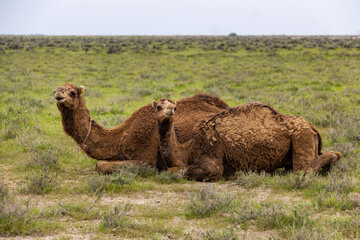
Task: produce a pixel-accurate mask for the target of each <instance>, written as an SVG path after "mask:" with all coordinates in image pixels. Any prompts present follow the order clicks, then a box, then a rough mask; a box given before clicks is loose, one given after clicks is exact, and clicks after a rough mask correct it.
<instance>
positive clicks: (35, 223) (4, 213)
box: [0, 183, 55, 237]
mask: <svg viewBox="0 0 360 240" xmlns="http://www.w3.org/2000/svg"><path fill="white" fill-rule="evenodd" d="M54 227H55V226H53V225H51V224H50V225H49V224H48V223H47V222H42V221H40V220H37V215H36V214H34V213H32V211H31V208H30V206H29V201H25V202H23V201H20V200H17V199H15V197H14V196H13V195H11V194H10V193H9V191H8V190H7V189H6V187H4V185H3V184H2V183H0V237H9V236H15V235H29V234H33V233H41V232H46V231H47V230H49V229H51V230H54Z"/></svg>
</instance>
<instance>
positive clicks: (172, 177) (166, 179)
mask: <svg viewBox="0 0 360 240" xmlns="http://www.w3.org/2000/svg"><path fill="white" fill-rule="evenodd" d="M184 174H185V171H180V172H178V173H169V172H166V171H163V172H160V173H159V174H157V175H155V180H156V181H157V182H159V183H162V184H170V183H175V182H180V181H182V180H184Z"/></svg>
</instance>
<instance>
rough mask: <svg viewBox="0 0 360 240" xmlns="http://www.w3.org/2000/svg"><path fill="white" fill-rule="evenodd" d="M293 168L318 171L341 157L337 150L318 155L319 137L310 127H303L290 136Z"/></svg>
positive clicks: (295, 169)
mask: <svg viewBox="0 0 360 240" xmlns="http://www.w3.org/2000/svg"><path fill="white" fill-rule="evenodd" d="M291 142H292V147H293V149H292V150H293V156H292V162H293V170H294V171H295V172H296V171H304V172H308V171H310V170H312V171H315V172H317V171H319V170H320V168H322V167H324V166H326V165H329V164H332V163H334V162H336V161H337V160H338V159H340V158H341V154H340V153H339V152H333V151H331V152H327V153H324V154H322V155H318V152H319V137H318V135H317V133H315V132H314V131H313V130H312V129H308V128H306V129H303V130H299V131H298V132H296V133H295V134H294V135H293V136H292V138H291Z"/></svg>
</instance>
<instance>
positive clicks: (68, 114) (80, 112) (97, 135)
mask: <svg viewBox="0 0 360 240" xmlns="http://www.w3.org/2000/svg"><path fill="white" fill-rule="evenodd" d="M59 110H60V113H61V116H62V124H63V128H64V131H65V132H66V133H67V134H68V135H70V136H71V137H72V138H73V139H74V140H75V141H76V143H77V144H78V145H79V146H80V147H83V149H84V151H85V152H86V154H88V155H89V156H90V157H92V158H94V159H97V160H122V159H123V158H124V156H123V155H122V154H121V152H119V149H120V148H119V142H120V140H121V137H122V133H123V131H122V128H121V126H119V127H116V128H115V129H112V130H111V131H110V130H109V129H105V128H103V127H102V126H101V125H99V124H97V123H96V122H95V121H92V122H91V131H90V133H89V130H90V113H89V110H88V109H87V108H86V106H85V100H84V99H83V98H81V99H80V102H79V106H78V108H77V109H76V110H70V109H68V108H65V107H63V106H59ZM88 134H89V136H88V138H86V136H87V135H88ZM115 137H116V139H117V141H112V140H113V139H114V138H115ZM85 139H86V141H85Z"/></svg>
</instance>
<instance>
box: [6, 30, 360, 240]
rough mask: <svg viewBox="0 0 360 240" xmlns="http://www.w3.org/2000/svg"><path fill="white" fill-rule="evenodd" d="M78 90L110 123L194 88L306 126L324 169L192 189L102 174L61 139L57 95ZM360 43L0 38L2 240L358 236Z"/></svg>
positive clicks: (141, 170) (165, 178)
mask: <svg viewBox="0 0 360 240" xmlns="http://www.w3.org/2000/svg"><path fill="white" fill-rule="evenodd" d="M64 83H73V84H76V85H85V87H86V89H87V92H86V94H85V98H86V101H87V106H88V108H89V110H90V113H91V116H92V118H93V119H95V120H96V121H97V122H99V123H101V124H103V125H104V126H106V127H113V126H116V125H118V124H120V123H121V122H123V121H124V120H125V119H126V118H127V117H128V116H130V115H131V113H132V112H133V111H135V110H136V109H138V108H139V107H140V106H143V105H145V104H147V103H150V102H151V100H152V99H159V98H160V97H169V98H172V99H180V98H183V97H187V96H191V95H193V94H195V93H198V92H206V93H210V94H214V95H218V96H220V97H221V98H222V99H224V100H225V101H226V102H227V103H228V104H229V105H231V106H236V105H239V104H243V103H246V102H251V101H260V102H265V103H268V104H270V105H272V106H273V107H274V108H275V109H277V110H279V111H280V112H282V113H286V114H294V115H300V116H303V117H304V118H305V119H306V120H308V121H310V122H312V123H313V125H315V126H316V128H317V129H319V131H320V133H321V135H322V137H323V142H324V151H325V150H336V151H340V152H341V153H342V154H343V156H344V157H343V159H341V160H340V161H339V162H338V163H337V164H336V165H335V166H333V168H332V169H331V171H330V172H329V173H323V174H313V173H312V174H308V175H304V174H302V173H297V174H294V173H290V174H284V173H283V172H282V169H279V171H277V172H276V173H275V174H273V175H269V174H265V173H253V172H250V173H242V172H239V173H238V175H237V176H238V177H237V180H234V181H220V182H216V183H200V182H191V181H187V180H184V179H182V177H181V176H180V175H170V174H168V173H166V172H161V173H158V172H157V171H155V170H154V169H151V168H147V167H146V166H141V167H135V166H133V167H128V168H126V169H123V170H122V171H121V172H119V173H118V174H114V175H108V176H104V175H98V174H97V173H96V172H95V171H94V168H95V164H96V161H95V160H93V159H91V158H89V157H87V156H86V155H84V154H83V153H82V152H81V151H80V148H79V147H78V146H77V145H76V144H75V142H74V141H73V140H72V139H71V138H70V137H68V136H66V135H65V133H64V132H63V130H62V126H61V119H60V114H59V111H58V110H57V108H56V104H55V101H54V100H53V96H52V92H53V91H54V90H55V89H56V87H57V86H60V85H63V84H64ZM359 83H360V38H354V37H306V38H303V37H236V36H235V37H234V36H233V37H45V36H35V37H31V36H27V37H21V36H1V37H0V176H1V179H0V237H10V238H14V239H23V238H24V239H25V238H26V239H29V238H34V239H37V238H43V237H44V238H45V237H46V239H49V238H50V239H80V238H82V239H119V238H128V239H137V238H143V239H356V238H360V184H359V182H360V171H359V167H360V159H359V156H360V152H359V150H360V148H359V141H360V121H359V120H360V114H359V113H360V84H359Z"/></svg>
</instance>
